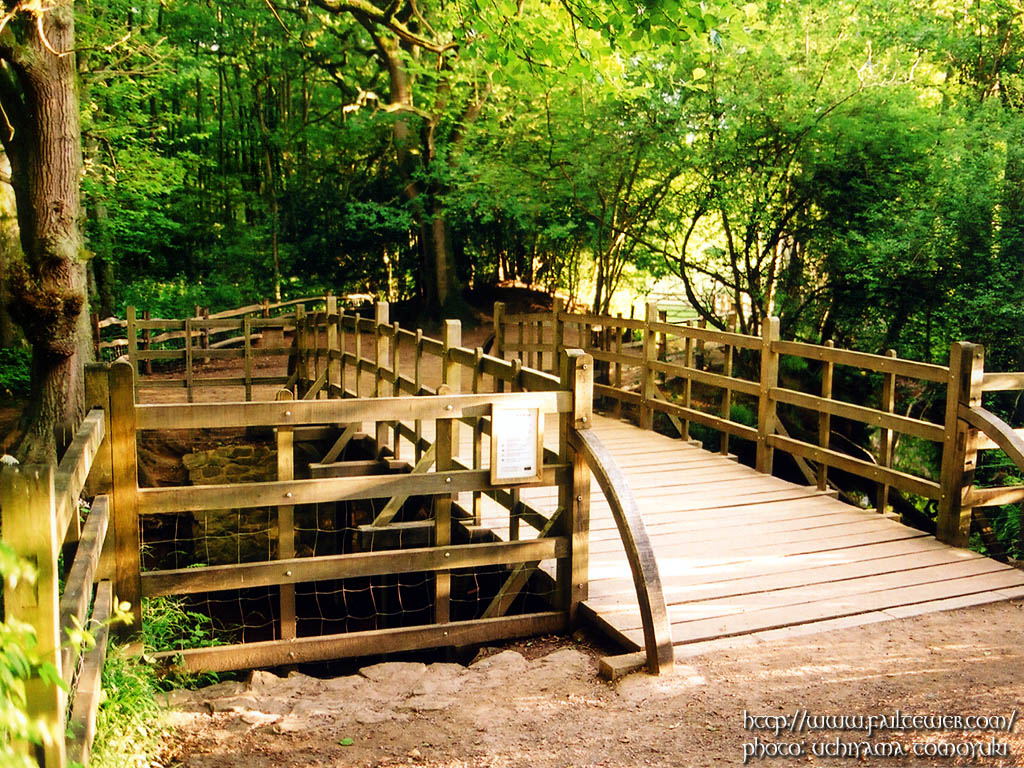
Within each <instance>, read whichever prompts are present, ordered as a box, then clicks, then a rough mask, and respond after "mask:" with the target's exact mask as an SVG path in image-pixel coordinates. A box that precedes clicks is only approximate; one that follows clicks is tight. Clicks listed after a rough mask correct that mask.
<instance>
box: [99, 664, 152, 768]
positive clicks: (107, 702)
mask: <svg viewBox="0 0 1024 768" xmlns="http://www.w3.org/2000/svg"><path fill="white" fill-rule="evenodd" d="M159 690H160V689H159V686H158V684H157V678H156V676H155V674H154V671H153V667H152V665H150V664H148V663H147V662H146V661H144V660H143V659H140V658H138V657H137V656H134V655H132V654H131V653H129V651H128V649H127V648H126V647H124V646H120V645H111V646H110V648H109V649H108V651H107V658H106V662H105V663H104V665H103V699H102V701H101V703H100V707H99V710H98V712H97V714H96V738H95V741H94V747H93V753H92V759H91V761H90V763H89V764H90V765H92V766H97V768H148V766H150V765H152V762H151V759H152V758H153V757H154V756H155V754H156V753H157V752H158V751H159V749H160V747H161V744H162V737H163V735H164V733H165V732H166V725H165V724H164V720H163V717H162V714H161V710H160V707H159V704H158V698H157V697H158V694H159Z"/></svg>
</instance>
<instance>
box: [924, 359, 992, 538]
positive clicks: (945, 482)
mask: <svg viewBox="0 0 1024 768" xmlns="http://www.w3.org/2000/svg"><path fill="white" fill-rule="evenodd" d="M984 375H985V348H984V347H982V346H980V345H978V344H968V343H967V342H964V341H960V342H956V343H954V344H953V346H952V348H951V350H950V353H949V378H948V379H947V383H946V424H945V425H946V439H945V441H944V442H943V444H942V474H941V477H940V478H939V484H940V486H941V489H940V492H939V514H938V519H937V524H938V526H937V528H938V529H937V531H936V536H937V538H938V539H939V541H943V542H945V543H947V544H952V545H953V546H955V547H966V546H967V543H968V539H969V538H970V533H971V508H970V507H965V506H964V503H963V502H964V499H965V498H967V495H968V494H969V493H970V492H971V486H972V485H973V484H974V469H975V466H976V463H977V458H978V447H977V446H978V430H977V429H975V428H973V427H971V426H969V425H968V424H967V422H966V421H964V420H963V419H961V418H960V415H959V411H960V406H961V405H963V406H967V407H968V408H970V407H973V406H977V405H981V384H982V378H983V377H984Z"/></svg>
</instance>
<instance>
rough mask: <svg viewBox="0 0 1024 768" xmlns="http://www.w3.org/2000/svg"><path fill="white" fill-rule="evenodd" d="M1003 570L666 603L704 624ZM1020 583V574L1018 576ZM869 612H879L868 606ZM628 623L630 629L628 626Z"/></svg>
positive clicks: (900, 575)
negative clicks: (713, 620) (741, 615)
mask: <svg viewBox="0 0 1024 768" xmlns="http://www.w3.org/2000/svg"><path fill="white" fill-rule="evenodd" d="M1005 570H1006V566H1004V565H1002V564H1001V563H997V562H995V561H993V560H989V559H987V558H979V559H975V560H970V561H965V562H959V563H943V564H938V565H931V566H926V567H923V568H917V569H914V570H911V571H899V572H896V573H884V574H868V575H865V576H863V577H860V578H851V579H842V580H839V581H831V582H823V583H816V584H811V585H800V584H798V585H794V586H791V587H781V586H780V587H777V588H774V589H769V590H765V591H761V592H753V593H748V594H742V595H727V596H723V597H715V598H709V599H704V600H700V601H689V600H686V601H682V602H679V603H675V604H672V605H670V607H669V616H670V617H671V619H672V623H673V624H674V625H675V624H680V623H683V622H690V621H703V620H707V619H713V618H717V617H729V616H735V615H738V614H741V613H756V612H759V611H767V610H774V609H777V608H785V607H792V608H794V609H797V610H799V609H800V608H801V607H802V606H805V605H807V604H811V603H818V602H822V603H847V604H850V603H855V602H856V601H857V599H858V598H862V599H866V600H870V599H873V596H874V593H877V592H891V591H894V590H903V589H908V588H912V587H924V586H928V585H936V586H937V587H939V588H941V587H942V586H944V584H943V582H948V581H955V580H959V579H970V578H973V577H976V576H985V575H989V574H995V573H997V572H1005ZM1017 581H1018V583H1019V584H1024V576H1022V577H1019V578H1018V580H1017ZM870 610H878V608H876V607H872V608H871V609H870ZM601 612H602V614H604V616H605V618H607V619H610V620H612V621H614V623H615V624H616V626H618V627H619V628H620V629H623V628H629V629H639V628H640V622H639V620H638V617H636V618H634V617H631V616H629V611H628V609H627V608H626V607H625V606H621V607H615V608H612V609H609V608H602V609H601ZM627 622H629V623H632V624H633V626H628V624H627Z"/></svg>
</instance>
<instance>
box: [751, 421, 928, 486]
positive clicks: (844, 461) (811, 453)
mask: <svg viewBox="0 0 1024 768" xmlns="http://www.w3.org/2000/svg"><path fill="white" fill-rule="evenodd" d="M769 442H771V443H772V444H773V445H774V446H775V447H777V448H781V449H782V450H784V451H788V452H789V453H793V454H795V455H797V456H803V457H804V458H805V459H810V460H811V461H819V462H822V463H824V464H828V465H829V466H830V467H836V468H837V469H841V470H843V471H844V472H850V473H852V474H855V475H859V476H860V477H866V478H868V479H869V480H874V481H875V482H887V483H888V484H889V485H892V486H894V487H896V488H899V489H900V490H903V491H908V492H910V493H916V494H918V495H919V496H924V497H925V498H929V499H937V498H939V484H938V483H935V482H932V481H931V480H924V479H922V478H920V477H915V476H913V475H909V474H907V473H906V472H900V471H898V470H895V469H886V468H884V467H880V466H878V465H877V464H872V463H871V462H870V461H864V460H862V459H855V458H853V457H852V456H847V455H846V454H844V453H839V452H838V451H832V450H826V449H824V448H818V447H817V446H814V445H811V444H810V443H805V442H803V441H801V440H794V439H792V438H786V437H781V436H779V435H775V436H774V437H772V438H771V439H770V440H769Z"/></svg>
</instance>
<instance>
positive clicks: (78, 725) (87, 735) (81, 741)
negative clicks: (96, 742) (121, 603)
mask: <svg viewBox="0 0 1024 768" xmlns="http://www.w3.org/2000/svg"><path fill="white" fill-rule="evenodd" d="M90 586H91V585H90ZM113 606H114V593H113V587H112V585H111V583H110V582H109V581H101V582H100V583H99V584H98V585H97V586H96V602H95V605H94V607H93V614H92V622H91V625H92V631H93V639H94V640H95V641H96V644H95V645H94V646H93V648H92V650H90V651H88V652H87V653H86V654H85V659H84V661H83V663H82V671H81V673H80V674H79V676H78V685H77V687H76V689H75V700H74V702H73V704H72V708H71V719H70V720H69V722H68V729H69V730H70V731H71V734H72V736H71V738H70V739H69V741H68V748H67V754H68V759H69V760H73V761H77V762H79V763H81V764H82V765H88V764H89V756H90V753H91V752H92V743H93V739H94V737H95V736H96V712H97V710H98V709H99V706H100V701H101V700H102V698H103V686H102V677H103V664H104V661H106V658H107V637H108V635H109V632H110V630H109V624H108V622H109V620H110V616H111V614H112V612H113Z"/></svg>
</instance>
